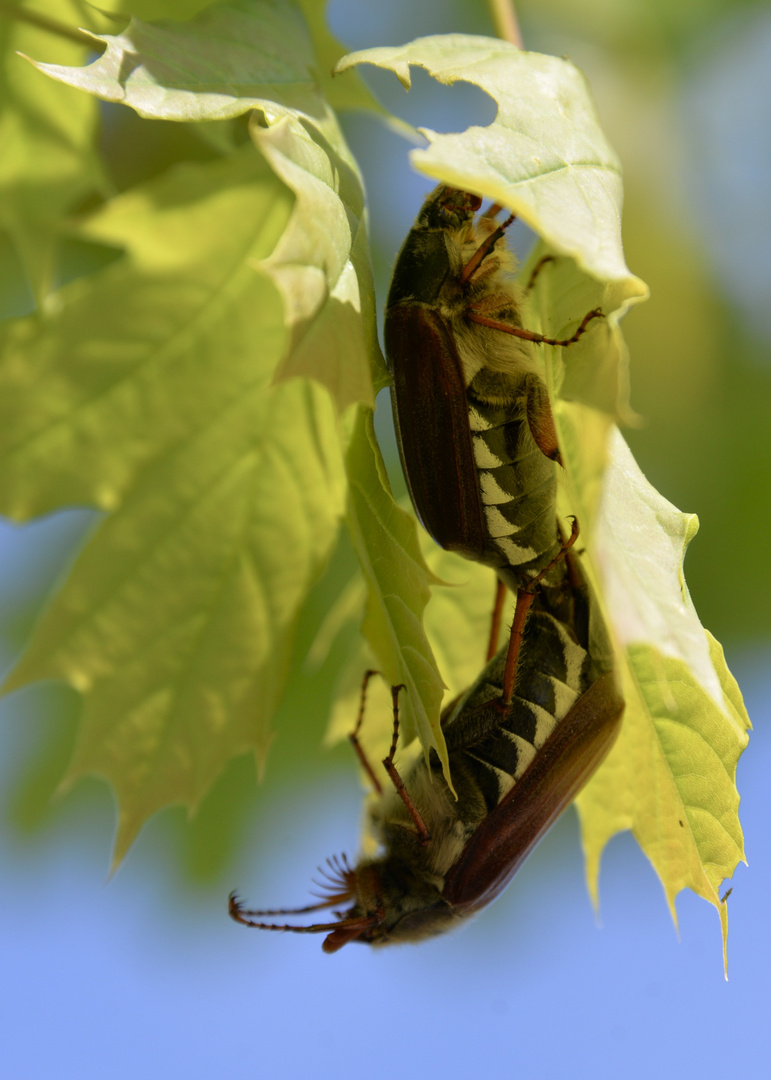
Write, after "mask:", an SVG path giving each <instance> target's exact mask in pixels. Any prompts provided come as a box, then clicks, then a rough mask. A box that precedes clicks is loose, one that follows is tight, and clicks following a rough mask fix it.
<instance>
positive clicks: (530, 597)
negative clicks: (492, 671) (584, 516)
mask: <svg viewBox="0 0 771 1080" xmlns="http://www.w3.org/2000/svg"><path fill="white" fill-rule="evenodd" d="M579 531H580V530H579V527H578V522H577V521H576V519H575V518H573V528H572V530H571V533H570V536H569V537H568V539H567V540H565V541H563V543H562V546H561V547H560V550H559V551H558V553H557V554H556V555H555V556H554V558H553V559H552V560H551V562H550V563H549V564H548V566H545V567H544V568H543V570H541V572H540V573H539V574H538V575H537V576H536V577H534V578H533V580H532V581H531V582H530V583H529V585H528V586H527V588H524V589H519V591H518V592H517V606H516V608H515V609H514V621H513V622H512V624H511V636H510V637H509V650H508V652H507V653H506V666H505V668H504V670H503V693H502V694H501V697H500V698H499V701H498V706H499V708H500V709H501V711H505V710H506V709H508V708H509V706H510V705H511V699H512V698H513V697H514V681H515V678H516V674H517V661H518V659H519V650H520V648H521V646H522V634H523V632H524V629H525V622H526V621H527V616H528V612H529V611H530V608H531V606H532V604H533V601H534V600H535V595H536V591H537V588H538V585H539V584H540V582H541V581H543V579H544V578H545V577H546V575H547V574H548V573H549V571H550V570H552V569H553V568H554V567H555V566H556V565H557V563H558V562H559V561H560V560H561V559H564V558H565V556H566V555H567V553H568V551H570V549H571V548H572V546H573V544H575V542H576V540H577V539H578V533H579Z"/></svg>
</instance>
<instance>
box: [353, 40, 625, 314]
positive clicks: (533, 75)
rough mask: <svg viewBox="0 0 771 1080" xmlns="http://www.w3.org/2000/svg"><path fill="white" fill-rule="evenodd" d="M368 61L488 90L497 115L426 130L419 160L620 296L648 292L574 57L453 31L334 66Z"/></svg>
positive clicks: (610, 156)
mask: <svg viewBox="0 0 771 1080" xmlns="http://www.w3.org/2000/svg"><path fill="white" fill-rule="evenodd" d="M363 63H366V64H375V65H377V66H378V67H382V68H386V69H387V70H389V71H393V72H394V73H395V74H396V75H397V77H398V78H399V80H400V81H401V82H402V84H403V85H404V87H405V88H406V89H409V86H410V66H411V65H416V66H419V67H422V68H425V70H426V71H428V73H429V74H430V75H431V76H433V78H435V79H437V80H438V81H439V82H441V83H446V84H448V85H449V84H452V83H454V82H457V81H458V80H463V81H464V82H469V83H473V84H474V85H475V86H479V87H480V88H481V89H482V90H484V91H485V92H486V93H488V94H489V95H490V96H491V97H492V98H493V100H494V101H495V102H496V104H497V106H498V113H497V116H496V118H495V120H494V122H493V123H492V124H490V125H489V126H488V127H484V128H482V127H472V128H469V129H468V130H466V131H464V132H461V133H458V134H455V133H449V134H438V133H437V132H433V131H430V130H428V129H425V128H423V129H420V130H421V131H422V132H423V134H424V135H425V136H426V138H427V139H428V141H429V146H428V148H427V149H425V150H413V151H412V153H411V155H410V160H411V161H412V164H413V165H414V167H415V168H416V169H417V170H418V171H419V172H422V173H425V174H426V175H427V176H431V177H433V178H434V179H435V180H437V181H439V180H441V181H443V182H446V183H448V184H452V185H453V186H454V187H458V188H461V189H462V190H464V191H474V192H477V193H478V194H480V195H485V196H488V197H489V198H491V199H493V200H494V201H495V202H499V203H501V204H502V205H503V206H506V207H508V208H509V209H510V210H512V211H514V213H516V214H517V215H518V216H519V217H521V218H522V220H523V221H526V222H527V224H528V225H530V226H531V228H532V229H534V231H535V232H537V233H538V234H539V235H540V236H541V237H543V239H544V241H545V242H546V243H547V244H548V246H549V247H550V248H553V249H554V251H556V252H559V253H560V254H562V255H569V256H571V257H572V258H574V259H575V260H576V262H577V263H578V265H579V266H580V267H581V268H582V269H583V270H584V271H586V272H587V273H589V274H591V275H592V276H594V277H596V278H598V279H600V280H607V281H614V282H617V283H618V284H619V285H620V286H621V294H622V295H623V296H624V298H627V297H628V298H632V297H642V296H644V295H645V293H646V290H645V286H644V285H643V283H642V282H641V281H639V279H637V278H635V277H634V276H633V275H632V274H630V273H629V270H628V269H627V267H626V263H625V262H624V255H623V249H622V245H621V201H622V188H621V168H620V165H619V162H618V158H617V157H616V155H615V153H614V152H613V150H612V149H611V147H610V146H609V145H608V142H607V140H606V138H605V136H604V134H603V132H602V129H601V128H600V125H599V122H598V120H597V115H596V112H595V108H594V103H593V101H592V99H591V95H590V93H589V90H588V87H587V85H586V80H585V79H584V77H583V75H582V74H581V73H580V72H579V71H578V70H577V69H576V68H575V67H574V66H573V65H572V64H571V63H570V62H569V61H567V60H561V59H559V58H557V57H554V56H544V55H542V54H540V53H528V52H523V51H521V50H520V49H517V48H516V47H515V46H514V45H510V44H509V43H508V42H505V41H498V40H497V39H495V38H485V37H472V36H470V35H464V34H447V35H443V36H436V37H426V38H418V39H417V40H416V41H413V42H410V43H409V44H408V45H404V46H400V47H395V48H375V49H365V50H362V51H360V52H355V53H351V54H349V55H348V56H347V57H345V58H344V59H343V60H341V61H340V63H339V64H338V66H337V70H338V71H341V72H342V71H345V70H346V69H347V68H349V67H353V66H355V65H357V64H363ZM616 306H618V305H616Z"/></svg>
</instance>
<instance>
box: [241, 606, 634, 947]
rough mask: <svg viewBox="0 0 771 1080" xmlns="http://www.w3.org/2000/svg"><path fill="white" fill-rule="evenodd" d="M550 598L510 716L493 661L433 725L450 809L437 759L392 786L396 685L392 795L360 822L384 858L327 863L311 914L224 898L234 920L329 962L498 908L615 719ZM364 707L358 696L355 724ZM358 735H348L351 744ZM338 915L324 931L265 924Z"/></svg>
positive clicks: (529, 632)
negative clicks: (443, 754)
mask: <svg viewBox="0 0 771 1080" xmlns="http://www.w3.org/2000/svg"><path fill="white" fill-rule="evenodd" d="M554 593H555V590H554V589H553V588H549V589H548V590H544V592H543V593H542V594H539V596H538V597H537V599H536V604H535V608H534V610H533V612H532V613H531V616H530V619H529V620H528V624H527V627H526V629H525V633H524V640H523V644H522V649H521V652H520V657H519V667H518V672H517V686H516V691H517V692H516V695H514V697H513V698H512V700H511V702H510V704H509V705H508V706H506V707H505V709H502V708H501V705H500V697H501V689H502V679H503V671H504V667H505V661H506V650H505V649H504V650H502V651H501V652H500V653H499V654H498V656H496V657H495V658H494V659H493V660H492V661H491V662H490V663H489V664H488V665H487V667H486V668H485V670H484V671H483V672H482V674H481V676H480V677H479V679H478V680H477V681H476V682H475V683H474V685H473V686H472V687H471V688H470V690H468V691H467V693H466V694H464V695H463V696H462V697H461V698H460V699H459V700H458V701H456V702H454V703H452V704H451V705H450V706H448V707H447V708H446V709H445V711H444V713H443V716H442V725H443V730H444V735H445V739H446V741H447V749H448V753H449V763H450V770H451V773H452V778H453V783H454V785H455V789H456V791H457V796H458V797H457V800H456V799H455V798H454V797H453V795H452V792H451V791H450V789H449V787H448V785H447V783H446V781H445V779H444V776H443V773H442V768H441V765H440V763H439V760H438V758H437V756H436V753H435V752H432V753H431V755H430V758H429V761H428V763H426V760H425V758H424V757H422V756H421V757H420V758H419V759H418V760H417V761H416V762H415V764H414V765H413V766H412V768H411V769H410V770H409V771H408V772H407V774H406V776H405V778H404V780H402V779H401V777H400V776H399V773H398V772H397V770H396V766H395V765H394V754H395V751H396V743H397V735H398V705H397V702H398V692H399V690H400V689H401V688H399V687H395V688H394V691H393V695H394V739H393V743H392V746H391V752H390V754H389V755H388V757H387V758H386V759H385V761H384V763H383V764H384V766H385V767H386V771H387V773H388V774H389V776H390V777H391V779H392V780H393V781H394V787H393V789H392V790H389V791H387V792H386V793H385V794H380V796H379V797H377V798H375V799H374V801H373V805H372V811H371V818H372V826H373V830H374V833H375V835H376V836H377V837H378V839H379V841H380V844H381V847H382V854H380V855H379V856H378V857H375V858H365V859H361V860H360V861H359V862H358V863H357V864H356V865H355V866H351V865H350V864H349V863H348V861H347V860H346V859H345V858H343V859H335V860H329V861H328V864H327V869H326V870H323V871H322V873H323V874H324V876H325V878H326V882H325V883H317V884H321V887H322V889H323V890H324V895H323V896H322V898H321V901H320V902H319V903H317V904H312V905H310V906H308V907H304V908H297V909H280V910H272V911H248V910H246V909H245V908H244V907H243V906H242V905H241V903H240V901H239V900H238V898H237V897H236V895H235V894H231V897H230V908H229V910H230V915H231V916H232V918H233V919H235V920H236V921H237V922H240V923H243V924H244V925H246V926H251V927H255V928H257V929H265V930H281V931H290V932H293V933H304V934H309V933H326V935H327V937H326V938H325V940H324V945H323V948H324V951H325V952H330V953H331V952H336V951H337V950H338V949H340V948H342V946H343V945H346V944H347V943H348V942H351V941H360V942H366V943H368V944H372V945H383V944H387V943H390V942H401V941H419V940H420V939H422V938H425V937H430V936H432V935H434V934H438V933H442V932H443V931H445V930H447V929H449V928H451V927H452V926H454V925H457V924H458V922H459V921H460V920H462V919H463V918H465V917H466V916H468V915H471V914H472V913H474V912H475V911H478V910H479V909H480V908H482V907H484V906H485V905H486V904H488V903H490V901H492V900H493V899H495V897H496V896H497V895H498V894H499V893H500V892H501V891H502V889H503V888H504V887H505V886H506V884H507V883H508V882H509V880H510V879H511V877H512V876H513V875H514V874H515V873H516V871H517V870H518V869H519V867H520V866H521V865H522V863H523V861H524V860H525V858H526V857H527V855H528V853H529V852H530V851H531V850H532V849H533V847H534V846H535V845H536V844H537V843H538V841H539V840H540V838H541V837H542V836H543V835H544V833H545V832H546V831H547V830H548V828H549V827H550V826H551V824H552V823H553V822H554V821H555V820H556V818H557V817H558V816H559V815H560V814H561V813H562V811H563V810H564V809H565V808H566V807H567V806H568V805H569V804H570V802H571V801H572V800H573V798H574V796H575V795H576V794H577V793H578V791H579V790H580V789H581V787H583V785H584V784H585V783H586V781H587V780H588V779H589V777H590V776H591V775H592V773H593V772H594V771H595V769H596V768H597V766H598V765H599V764H600V762H601V761H602V759H603V758H604V756H605V754H606V753H607V752H608V750H609V749H610V747H611V745H612V744H613V741H614V739H615V737H616V734H617V732H618V728H619V724H620V718H621V713H622V711H623V701H622V700H621V698H620V697H619V695H618V691H617V689H616V686H615V683H614V678H613V674H612V672H608V671H604V672H603V671H600V670H598V668H597V665H596V664H595V663H594V661H593V660H592V658H591V656H590V655H589V653H588V652H587V650H586V648H585V647H584V645H583V644H580V643H579V641H578V640H577V637H576V633H575V628H580V626H581V625H582V623H583V619H582V616H580V615H578V614H570V616H569V617H567V616H565V613H564V611H562V610H560V609H559V607H558V605H557V604H553V605H552V608H553V610H552V611H549V610H546V599H547V597H548V599H549V600H550V601H551V600H552V598H553V597H554ZM575 607H576V608H580V607H581V598H580V597H579V598H578V600H577V601H576V604H575ZM558 616H559V617H558ZM363 695H364V689H363V690H362V712H363ZM359 719H360V720H361V713H360V717H359ZM357 731H358V725H357V730H356V731H355V732H354V736H353V738H354V740H355V737H356V734H357ZM369 772H370V775H371V776H372V778H373V780H374V783H375V785H376V787H377V789H378V790H379V791H381V792H382V789H381V788H380V784H379V781H378V780H377V777H376V776H375V774H374V771H373V770H372V769H371V768H369ZM346 904H349V905H350V906H349V907H348V909H347V910H346V911H341V912H337V913H336V916H337V917H336V920H335V921H334V922H323V923H314V924H312V925H310V926H291V925H284V924H276V923H273V922H265V921H263V920H264V919H265V918H267V917H271V916H277V915H301V914H305V913H310V912H313V911H320V910H323V909H325V908H330V907H333V906H335V905H340V906H342V905H346Z"/></svg>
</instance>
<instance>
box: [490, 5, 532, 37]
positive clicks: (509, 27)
mask: <svg viewBox="0 0 771 1080" xmlns="http://www.w3.org/2000/svg"><path fill="white" fill-rule="evenodd" d="M487 3H488V5H489V7H490V17H491V18H492V20H493V26H494V27H495V33H496V35H497V36H498V37H499V38H502V39H503V41H510V42H511V44H512V45H516V46H517V48H518V49H524V47H525V46H524V44H523V43H522V34H521V32H520V29H519V23H518V22H517V13H516V11H515V10H514V0H487Z"/></svg>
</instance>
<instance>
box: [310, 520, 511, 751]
mask: <svg viewBox="0 0 771 1080" xmlns="http://www.w3.org/2000/svg"><path fill="white" fill-rule="evenodd" d="M417 532H418V540H419V542H420V550H421V552H422V554H423V558H424V559H425V562H426V565H427V567H428V569H429V570H430V571H431V574H432V575H433V579H434V580H433V584H432V596H431V603H430V604H427V605H426V608H425V613H424V627H425V631H426V635H427V637H428V640H429V641H430V643H431V646H432V651H433V654H434V657H435V659H436V662H437V666H438V669H439V672H440V674H441V677H442V681H443V683H444V685H445V687H446V691H445V695H444V700H443V702H442V704H443V706H444V705H446V704H447V703H448V702H449V701H452V700H453V698H455V697H456V696H457V695H458V694H460V693H461V692H462V691H463V690H465V689H466V688H467V687H468V686H469V685H470V684H471V683H472V682H473V681H474V679H475V678H476V677H477V675H478V674H479V672H480V671H481V669H482V667H483V666H484V664H485V654H486V649H487V644H488V639H489V635H490V612H491V610H492V604H493V598H494V595H495V575H494V574H493V572H492V571H491V570H489V569H488V568H487V567H484V566H481V565H480V564H479V563H472V562H469V561H467V560H465V559H460V558H458V556H457V555H453V554H452V553H451V552H448V551H443V550H442V548H440V547H439V546H438V545H437V544H436V543H435V542H434V541H433V540H432V539H431V537H430V536H429V535H428V534H427V533H426V532H425V530H423V529H422V528H420V527H419V528H418V530H417ZM366 597H367V591H366V586H365V583H364V582H363V581H362V579H361V578H359V577H356V578H355V579H353V581H352V582H351V583H350V584H349V586H348V588H347V589H346V590H344V592H343V593H341V595H340V597H339V599H338V601H337V603H336V604H335V605H334V606H333V607H332V609H331V610H330V611H329V613H328V615H327V618H326V619H325V620H324V624H323V625H322V627H321V628H320V629H319V634H318V637H317V640H316V643H315V644H314V647H313V649H312V658H313V659H312V662H313V663H315V664H318V663H321V662H322V660H323V657H324V656H325V655H326V652H327V650H328V649H329V647H330V645H331V643H332V640H333V639H334V637H335V636H336V635H338V634H340V633H342V632H343V631H344V630H345V629H346V628H347V627H350V626H351V625H352V624H353V625H356V626H358V625H359V624H360V623H361V620H362V618H363V616H364V610H365V606H366ZM512 604H513V597H511V602H510V605H509V607H510V608H511V605H512ZM512 614H513V610H508V611H507V613H506V615H507V618H508V620H509V622H510V620H511V615H512ZM504 622H505V620H504ZM498 644H499V645H502V644H504V638H503V636H502V638H501V641H500V642H498ZM376 666H377V660H376V657H375V655H374V653H373V652H372V649H371V648H370V646H369V645H368V644H367V642H366V641H365V640H363V639H359V641H358V642H357V644H356V646H355V647H354V648H353V649H351V650H350V651H349V654H348V656H347V657H346V660H345V663H344V665H343V667H342V668H341V670H340V673H339V675H338V679H337V694H336V697H335V703H334V706H333V709H332V712H331V714H330V718H329V724H328V726H327V736H326V742H327V743H328V744H329V745H333V744H335V743H337V742H339V741H340V740H341V739H345V738H347V736H348V735H349V734H350V732H351V731H352V729H353V725H354V722H355V720H356V714H357V709H358V703H359V696H360V690H361V680H362V676H363V674H364V672H365V671H366V670H367V669H368V668H372V667H376ZM391 733H392V716H391V695H390V693H389V690H388V686H387V683H386V680H385V679H381V680H379V681H375V682H371V683H370V687H369V690H368V692H367V710H366V717H365V723H364V724H363V725H362V731H361V734H360V741H361V742H362V745H363V746H364V749H365V752H366V753H367V754H368V757H369V758H370V760H372V761H379V759H380V758H381V757H383V756H384V754H385V753H386V751H387V749H388V746H389V745H390V739H391Z"/></svg>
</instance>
